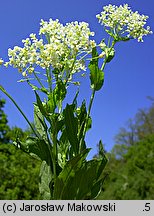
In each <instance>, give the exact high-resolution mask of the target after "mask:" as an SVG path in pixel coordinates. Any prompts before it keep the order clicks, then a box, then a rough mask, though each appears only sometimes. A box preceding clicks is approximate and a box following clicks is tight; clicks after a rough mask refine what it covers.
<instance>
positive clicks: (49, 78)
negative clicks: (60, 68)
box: [46, 68, 52, 93]
mask: <svg viewBox="0 0 154 216" xmlns="http://www.w3.org/2000/svg"><path fill="white" fill-rule="evenodd" d="M46 75H47V82H48V86H49V91H50V93H51V92H52V79H51V74H50V68H46Z"/></svg>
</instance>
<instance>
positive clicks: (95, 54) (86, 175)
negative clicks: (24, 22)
mask: <svg viewBox="0 0 154 216" xmlns="http://www.w3.org/2000/svg"><path fill="white" fill-rule="evenodd" d="M96 17H97V18H98V21H99V22H100V23H101V24H102V25H103V26H104V29H105V31H106V32H107V33H108V34H109V39H108V43H107V44H106V43H105V39H103V40H102V41H101V42H100V43H99V44H97V43H96V42H95V41H94V40H92V39H91V37H93V36H94V32H91V31H90V29H89V25H88V24H87V23H85V22H71V23H67V24H66V25H63V24H61V23H60V22H59V20H52V19H50V20H49V22H47V21H44V20H41V23H40V30H39V37H38V36H36V34H30V37H29V38H27V39H25V40H23V41H22V42H23V47H18V46H15V47H14V48H13V49H9V50H8V56H9V61H8V62H5V63H4V66H6V67H8V66H13V67H15V68H18V71H19V72H21V73H22V75H23V79H21V80H20V81H21V82H24V81H26V82H27V83H28V85H30V87H31V88H32V89H33V90H34V93H35V96H36V102H35V103H34V124H31V123H30V121H29V120H28V119H27V117H26V115H25V114H24V113H23V111H22V110H21V108H20V107H19V106H18V104H17V103H16V102H15V101H14V99H13V98H12V97H11V96H10V95H9V94H8V92H7V91H6V90H5V89H4V88H3V87H2V86H0V90H1V91H2V92H3V93H5V94H6V95H7V96H8V97H9V98H10V99H11V100H12V102H13V103H14V104H15V106H16V107H17V109H18V110H19V111H20V113H21V114H22V115H23V117H24V118H25V120H26V121H27V123H28V124H29V126H30V128H31V129H32V135H31V136H29V137H27V139H26V140H25V141H24V142H23V141H21V140H20V139H19V138H17V139H16V140H15V141H14V144H15V145H16V146H17V147H19V148H21V149H22V150H23V151H25V152H27V153H28V154H30V155H31V156H33V157H35V158H37V159H38V160H41V161H42V165H41V169H40V184H39V188H40V193H41V195H42V198H43V199H94V198H96V197H97V196H98V194H99V193H100V191H101V188H102V184H103V170H104V167H105V165H106V163H107V159H106V156H105V155H104V152H103V148H102V143H101V141H100V142H99V156H98V158H95V159H92V160H89V161H88V160H87V159H86V157H87V155H88V153H89V151H90V149H89V148H87V145H86V142H85V136H86V132H87V131H88V130H89V129H90V128H91V124H92V119H91V117H90V112H91V108H92V104H93V101H94V97H95V93H96V92H97V91H99V90H100V89H101V88H102V86H103V83H104V69H105V65H106V64H107V63H109V62H110V61H111V60H112V59H113V57H114V55H115V48H114V46H115V44H116V43H117V42H119V41H128V40H130V39H137V40H138V41H139V42H140V41H143V36H144V35H148V34H150V33H152V32H151V31H150V27H147V28H144V26H145V24H146V20H147V18H148V17H147V16H144V15H139V13H138V12H135V13H134V12H132V11H131V9H130V7H128V5H127V4H125V5H123V6H120V7H117V6H114V5H113V6H112V5H108V6H105V7H104V8H103V11H102V12H101V13H100V14H98V15H97V16H96ZM0 63H1V64H2V63H3V60H2V59H1V60H0ZM87 65H88V68H87ZM100 65H101V66H100ZM88 69H89V71H90V82H91V90H92V91H91V98H90V102H89V104H88V105H87V103H86V101H85V100H83V102H82V104H81V105H80V106H79V105H78V94H79V88H77V90H76V94H75V95H74V99H73V101H72V103H71V104H67V105H66V106H65V107H64V101H65V99H66V95H67V94H68V88H69V85H70V84H75V85H79V84H80V83H79V81H78V80H77V81H76V80H75V78H74V76H75V74H78V73H82V74H83V71H87V70H88ZM77 77H78V76H77ZM40 93H41V94H40ZM42 93H43V94H44V98H43V99H42V97H41V96H42Z"/></svg>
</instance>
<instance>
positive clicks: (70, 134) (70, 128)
mask: <svg viewBox="0 0 154 216" xmlns="http://www.w3.org/2000/svg"><path fill="white" fill-rule="evenodd" d="M63 114H64V122H65V126H66V135H67V138H68V140H69V142H70V145H71V147H72V149H73V152H74V153H75V155H77V154H78V152H79V141H78V137H77V134H78V119H77V118H76V117H75V116H74V105H69V104H67V105H66V108H65V109H64V111H63Z"/></svg>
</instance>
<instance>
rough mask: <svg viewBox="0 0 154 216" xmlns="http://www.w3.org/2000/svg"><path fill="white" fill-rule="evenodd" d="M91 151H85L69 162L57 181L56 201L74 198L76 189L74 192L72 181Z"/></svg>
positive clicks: (55, 188)
mask: <svg viewBox="0 0 154 216" xmlns="http://www.w3.org/2000/svg"><path fill="white" fill-rule="evenodd" d="M89 151H90V149H85V150H84V151H83V152H82V153H81V154H79V155H77V156H75V157H73V158H72V159H71V160H69V161H68V162H67V163H66V165H65V167H64V168H63V170H62V171H61V173H60V174H59V176H58V177H57V179H56V182H55V187H54V199H68V198H72V199H73V198H74V197H75V195H76V188H75V189H74V190H73V191H72V189H71V188H72V186H71V180H72V179H73V178H74V177H75V175H76V172H77V171H78V170H79V169H80V168H81V167H82V164H83V162H84V161H85V158H86V157H87V154H88V153H89Z"/></svg>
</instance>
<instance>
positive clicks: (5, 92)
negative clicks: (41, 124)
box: [0, 85, 38, 137]
mask: <svg viewBox="0 0 154 216" xmlns="http://www.w3.org/2000/svg"><path fill="white" fill-rule="evenodd" d="M0 90H1V91H2V92H3V93H4V94H5V95H6V96H7V97H8V98H9V99H10V100H11V101H12V102H13V104H14V105H15V106H16V108H17V109H18V110H19V112H20V113H21V115H22V116H23V117H24V119H25V120H26V121H27V123H28V125H29V126H30V128H31V129H32V131H33V133H34V134H35V135H36V136H37V137H38V134H37V133H36V131H35V129H34V128H33V126H32V124H31V123H30V121H29V120H28V118H27V117H26V115H25V114H24V113H23V111H22V110H21V108H20V107H19V106H18V104H17V103H16V101H15V100H14V99H13V98H12V97H11V95H10V94H8V93H7V91H6V90H5V89H4V88H3V87H2V86H1V85H0Z"/></svg>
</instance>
